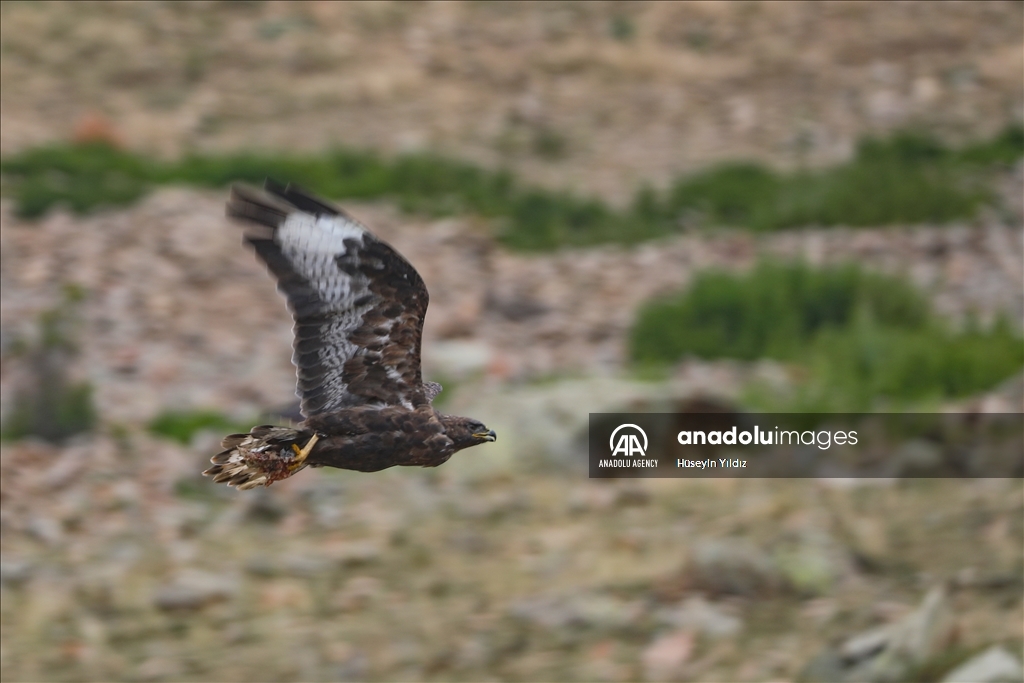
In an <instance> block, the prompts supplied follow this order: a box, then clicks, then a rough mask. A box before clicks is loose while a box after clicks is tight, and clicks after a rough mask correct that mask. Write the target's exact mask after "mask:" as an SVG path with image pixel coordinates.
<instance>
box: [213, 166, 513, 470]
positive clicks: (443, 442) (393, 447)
mask: <svg viewBox="0 0 1024 683" xmlns="http://www.w3.org/2000/svg"><path fill="white" fill-rule="evenodd" d="M264 190H265V192H261V191H259V190H256V189H253V188H250V187H246V186H241V185H236V186H234V187H232V188H231V196H230V198H229V199H228V205H227V211H228V216H231V217H232V218H237V219H240V220H242V221H245V222H247V223H248V224H249V225H250V226H251V227H252V228H253V229H252V230H251V231H250V232H248V233H247V234H246V236H245V241H246V242H248V243H249V244H250V245H252V247H253V248H254V249H255V250H256V254H257V256H259V258H260V259H262V260H263V262H264V263H266V264H267V267H268V268H269V269H270V272H271V273H273V275H274V276H275V277H276V278H277V288H278V291H280V292H281V293H283V294H284V295H285V297H286V298H287V300H288V307H289V309H291V312H292V317H293V319H294V320H295V326H294V332H295V340H294V353H293V354H292V363H294V364H295V367H296V369H297V374H298V387H297V389H296V393H297V394H298V396H299V399H300V407H301V411H302V415H303V417H305V418H306V419H305V421H304V422H301V423H300V424H299V425H298V426H297V427H295V428H292V427H275V426H270V425H262V426H258V427H253V428H252V429H251V430H250V431H249V433H248V434H232V435H230V436H227V437H225V438H224V440H223V442H222V443H221V446H222V447H223V448H224V449H225V450H223V451H221V452H220V453H218V454H217V455H215V456H213V458H212V459H211V462H213V467H211V468H210V469H208V470H206V471H205V472H203V474H205V475H208V476H211V477H213V480H214V481H216V482H226V483H227V484H228V485H229V486H237V487H238V488H239V489H250V488H254V487H256V486H270V484H272V483H273V482H275V481H279V480H281V479H285V478H287V477H290V476H291V475H293V474H295V473H296V472H298V471H299V470H301V469H302V468H304V467H306V466H310V467H323V466H326V467H339V468H341V469H347V470H359V471H361V472H376V471H378V470H383V469H385V468H388V467H393V466H395V465H417V466H420V467H436V466H438V465H440V464H442V463H444V462H446V461H447V460H448V458H450V457H452V454H453V453H455V452H456V451H460V450H462V449H463V448H469V447H470V446H476V445H478V444H481V443H485V442H488V441H494V440H495V438H496V437H495V434H494V432H493V431H491V430H489V429H488V428H487V427H485V426H484V425H483V424H482V423H481V422H479V421H477V420H474V419H472V418H468V417H456V416H453V415H445V414H443V413H441V412H439V411H438V410H437V409H435V408H434V406H433V405H431V402H432V401H433V399H434V397H435V396H437V394H438V393H440V391H441V385H440V384H438V383H437V382H424V381H423V378H422V375H421V373H420V341H421V338H422V336H423V319H424V317H425V316H426V313H427V302H428V299H429V297H428V296H427V288H426V286H425V285H424V284H423V279H422V278H421V277H420V275H419V273H417V272H416V269H415V268H413V267H412V264H410V263H409V262H408V261H406V260H405V259H404V258H403V257H402V255H401V254H399V253H398V252H397V251H395V249H394V248H392V247H391V246H390V245H388V244H387V243H385V242H383V241H381V240H380V239H378V238H377V237H376V236H374V235H373V233H371V232H370V231H369V230H367V229H366V228H365V227H363V226H362V225H360V224H359V223H357V222H356V221H355V220H353V219H352V218H351V217H350V216H348V215H347V214H345V213H344V212H343V211H342V210H340V209H338V208H336V207H334V206H331V205H330V204H328V203H326V202H324V201H323V200H321V199H318V198H316V197H314V196H312V195H310V194H309V193H307V192H305V191H304V190H301V189H299V188H298V187H295V186H294V185H288V186H287V187H285V186H282V185H278V184H277V183H274V182H272V181H270V180H268V181H267V182H266V184H265V185H264Z"/></svg>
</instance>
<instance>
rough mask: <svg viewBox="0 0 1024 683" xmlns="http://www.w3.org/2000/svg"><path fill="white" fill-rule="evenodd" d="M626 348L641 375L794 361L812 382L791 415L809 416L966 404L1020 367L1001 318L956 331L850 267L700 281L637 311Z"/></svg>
mask: <svg viewBox="0 0 1024 683" xmlns="http://www.w3.org/2000/svg"><path fill="white" fill-rule="evenodd" d="M630 349H631V353H632V358H633V360H634V361H635V362H636V363H637V364H638V365H639V366H640V367H648V368H650V367H652V366H653V367H657V366H665V365H667V364H670V363H674V362H676V361H678V360H680V359H682V358H684V357H685V356H688V355H692V356H697V357H701V358H737V359H742V360H755V359H757V358H762V357H766V358H774V359H777V360H781V361H786V362H789V363H793V364H797V365H801V366H803V367H805V368H806V369H807V374H808V376H809V379H808V381H807V382H805V383H804V384H803V385H802V386H801V387H799V392H798V395H797V396H796V397H795V406H794V407H799V408H802V409H807V410H822V409H826V408H827V409H830V410H861V409H866V408H869V407H870V406H871V405H872V404H873V403H874V402H875V400H876V399H877V398H878V397H887V398H889V399H892V400H898V401H920V400H932V399H935V400H938V399H943V398H950V397H957V396H964V395H968V394H971V393H975V392H978V391H983V390H985V389H988V388H991V387H992V386H994V385H995V384H997V383H998V382H1000V381H1001V380H1003V379H1005V378H1006V377H1008V376H1009V375H1011V374H1012V373H1013V372H1015V371H1018V370H1019V369H1020V368H1021V367H1022V366H1024V340H1022V339H1021V337H1020V336H1019V335H1018V334H1015V333H1014V332H1013V331H1012V330H1011V328H1010V325H1009V324H1008V323H1006V322H1005V321H1000V322H999V323H998V324H996V325H995V326H994V327H993V328H992V329H990V330H988V331H981V330H978V329H968V330H966V331H963V332H954V331H952V330H951V329H950V328H949V327H948V326H947V325H945V324H943V322H942V321H940V320H939V319H937V318H936V317H935V316H934V315H933V314H932V313H931V311H930V308H929V305H928V303H927V301H926V300H925V299H924V298H923V297H922V296H921V295H920V294H919V293H918V292H917V291H916V290H915V289H913V288H912V287H911V286H909V285H908V284H907V283H905V282H903V281H902V280H899V279H896V278H890V277H884V276H881V275H874V274H869V273H865V272H863V271H862V270H860V269H859V268H857V267H855V266H852V265H848V266H842V267H838V268H832V269H825V270H815V269H811V268H809V267H808V266H806V265H799V264H798V265H787V266H783V265H776V264H772V263H762V264H760V265H759V266H758V267H757V268H755V269H754V270H753V271H752V272H751V273H749V274H747V275H729V274H725V273H718V272H709V273H705V274H702V275H700V276H698V277H697V278H696V280H695V281H694V283H693V284H692V286H691V287H690V288H689V289H688V290H687V291H685V292H684V293H682V294H680V295H676V296H672V297H666V298H663V299H659V300H656V301H652V302H650V303H648V304H647V305H645V306H644V307H643V308H641V310H640V311H639V313H638V316H637V320H636V323H635V324H634V326H633V329H632V330H631V334H630Z"/></svg>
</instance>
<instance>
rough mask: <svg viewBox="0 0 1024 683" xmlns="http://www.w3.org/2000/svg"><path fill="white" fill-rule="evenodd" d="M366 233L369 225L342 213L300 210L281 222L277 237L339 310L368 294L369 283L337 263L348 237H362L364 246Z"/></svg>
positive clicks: (319, 291)
mask: <svg viewBox="0 0 1024 683" xmlns="http://www.w3.org/2000/svg"><path fill="white" fill-rule="evenodd" d="M365 234H366V229H365V228H362V227H361V226H359V225H357V224H356V223H353V222H352V221H349V220H346V219H345V218H342V217H341V216H320V217H317V216H312V215H310V214H308V213H301V212H296V213H292V214H289V216H288V218H287V219H285V221H284V223H282V224H281V227H280V228H278V230H277V233H276V235H275V240H276V241H277V243H278V244H279V245H280V246H281V252H282V253H283V254H284V255H285V257H286V258H287V259H288V260H289V261H290V262H291V264H292V266H293V267H294V268H295V270H296V272H298V273H299V275H301V276H302V277H303V278H305V279H306V281H308V282H309V283H310V284H311V285H312V286H313V287H314V289H316V293H317V295H318V296H319V297H320V300H321V301H323V302H324V303H325V304H327V305H328V306H329V307H330V308H331V309H334V310H339V309H346V308H348V307H350V306H351V305H352V303H353V302H354V301H355V300H356V299H357V298H358V297H360V296H363V295H364V294H366V282H365V281H357V280H356V279H355V278H352V277H350V276H348V275H346V274H345V273H343V272H341V271H340V270H339V269H338V266H337V264H336V262H335V259H336V258H337V257H338V256H344V255H345V251H346V247H345V240H346V239H355V240H358V241H359V244H360V245H362V244H363V236H364V235H365ZM361 315H362V311H360V316H361ZM357 324H358V323H357Z"/></svg>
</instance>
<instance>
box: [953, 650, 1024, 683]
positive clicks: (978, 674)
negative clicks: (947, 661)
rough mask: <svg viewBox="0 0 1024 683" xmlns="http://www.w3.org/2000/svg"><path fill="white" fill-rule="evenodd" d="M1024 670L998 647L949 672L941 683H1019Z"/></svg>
mask: <svg viewBox="0 0 1024 683" xmlns="http://www.w3.org/2000/svg"><path fill="white" fill-rule="evenodd" d="M1021 681H1024V669H1022V668H1021V663H1020V660H1019V659H1017V658H1016V657H1014V656H1013V655H1011V654H1010V653H1009V652H1007V651H1006V650H1004V649H1003V648H1002V647H1000V646H998V645H993V646H992V647H990V648H989V649H987V650H985V651H984V652H982V653H981V654H980V655H977V656H975V657H972V658H971V659H969V660H968V661H966V662H964V663H963V664H961V665H960V666H958V667H957V668H955V669H953V670H952V671H950V672H949V673H948V674H946V675H945V677H944V678H943V679H942V683H1021Z"/></svg>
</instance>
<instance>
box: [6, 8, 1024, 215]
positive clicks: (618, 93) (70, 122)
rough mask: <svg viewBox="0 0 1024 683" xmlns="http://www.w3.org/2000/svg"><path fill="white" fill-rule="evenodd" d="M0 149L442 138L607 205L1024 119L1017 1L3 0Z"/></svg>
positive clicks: (440, 145)
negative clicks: (101, 128)
mask: <svg viewBox="0 0 1024 683" xmlns="http://www.w3.org/2000/svg"><path fill="white" fill-rule="evenodd" d="M0 11H2V12H3V14H2V19H3V21H2V26H3V27H2V29H0V39H2V49H3V61H2V64H0V78H2V80H3V82H4V86H3V89H2V92H0V111H2V112H3V117H4V126H3V130H2V131H0V152H2V153H4V154H9V153H11V152H13V151H15V150H18V149H23V148H25V147H26V146H30V145H35V144H39V143H42V142H47V141H53V140H64V139H67V137H68V136H69V135H70V134H71V133H72V132H73V131H74V130H75V129H76V127H80V126H82V125H83V124H84V123H85V122H86V120H87V119H89V118H90V117H94V116H101V117H103V118H104V119H105V120H106V121H107V122H108V124H109V125H110V126H111V127H112V129H113V132H114V134H115V136H116V137H117V138H118V139H120V140H122V141H123V142H124V143H125V144H126V145H128V146H129V147H130V148H132V149H140V150H149V151H153V152H157V153H160V154H164V155H169V156H173V155H179V154H181V153H183V152H185V151H188V150H192V149H196V150H214V149H219V150H224V149H233V150H236V149H253V148H264V149H275V150H282V149H298V150H304V151H305V150H319V149H322V148H324V147H325V146H329V145H331V144H334V143H344V144H348V145H354V146H357V147H370V148H373V149H380V150H385V151H388V152H397V151H401V150H410V149H432V150H437V151H441V152H443V153H445V154H447V155H454V156H458V157H461V158H466V159H471V160H474V161H477V162H480V163H483V164H486V165H488V166H497V165H503V166H509V167H511V168H513V169H515V170H517V171H520V172H521V173H522V174H523V175H525V176H526V177H528V178H530V179H531V180H532V181H533V182H537V183H541V184H545V185H548V186H551V187H556V188H566V187H570V188H574V189H578V190H581V191H583V192H585V193H587V194H600V195H601V196H604V197H608V198H611V199H613V200H623V199H627V198H629V197H631V196H632V194H633V191H634V190H635V188H636V186H637V185H638V184H639V183H640V182H649V183H653V184H655V185H660V184H662V183H664V182H665V181H667V180H668V179H669V178H670V177H671V176H672V175H673V174H675V173H677V172H680V171H688V170H693V169H695V168H700V167H702V166H704V165H706V164H707V163H709V162H712V161H718V160H720V159H723V158H744V159H759V160H762V161H765V162H768V163H771V164H773V165H776V166H794V165H797V164H804V163H809V164H822V163H834V162H836V161H839V160H842V159H844V158H847V157H849V155H850V154H851V153H852V152H853V148H854V144H855V143H856V141H857V139H858V138H860V137H861V136H863V135H865V134H867V133H872V132H884V131H888V130H891V129H893V128H899V127H906V126H913V125H922V126H926V127H928V128H930V129H932V130H935V131H937V132H940V133H942V134H943V135H944V136H946V137H948V138H950V139H953V140H957V139H964V138H971V137H980V136H985V135H990V134H992V133H993V132H995V131H997V130H999V129H1000V128H1002V127H1003V126H1005V125H1006V124H1007V123H1009V122H1012V121H1019V120H1020V119H1021V117H1022V116H1024V95H1022V92H1021V88H1020V83H1021V82H1022V80H1024V64H1022V62H1021V58H1020V54H1021V49H1022V44H1024V42H1022V39H1021V32H1020V26H1021V22H1022V20H1024V16H1022V10H1021V5H1020V4H1019V3H1016V2H969V3H955V4H941V5H929V4H922V3H914V2H910V3H884V4H878V3H862V2H829V3H787V2H778V3H734V2H694V3H667V2H629V3H615V2H609V3H536V4H534V3H491V2H485V3H401V2H374V3H350V4H343V3H295V2H266V3H204V4H190V5H181V4H178V3H169V4H153V3H116V4H115V3H109V4H108V3H71V4H67V5H63V4H60V3H4V5H3V7H2V10H0Z"/></svg>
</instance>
